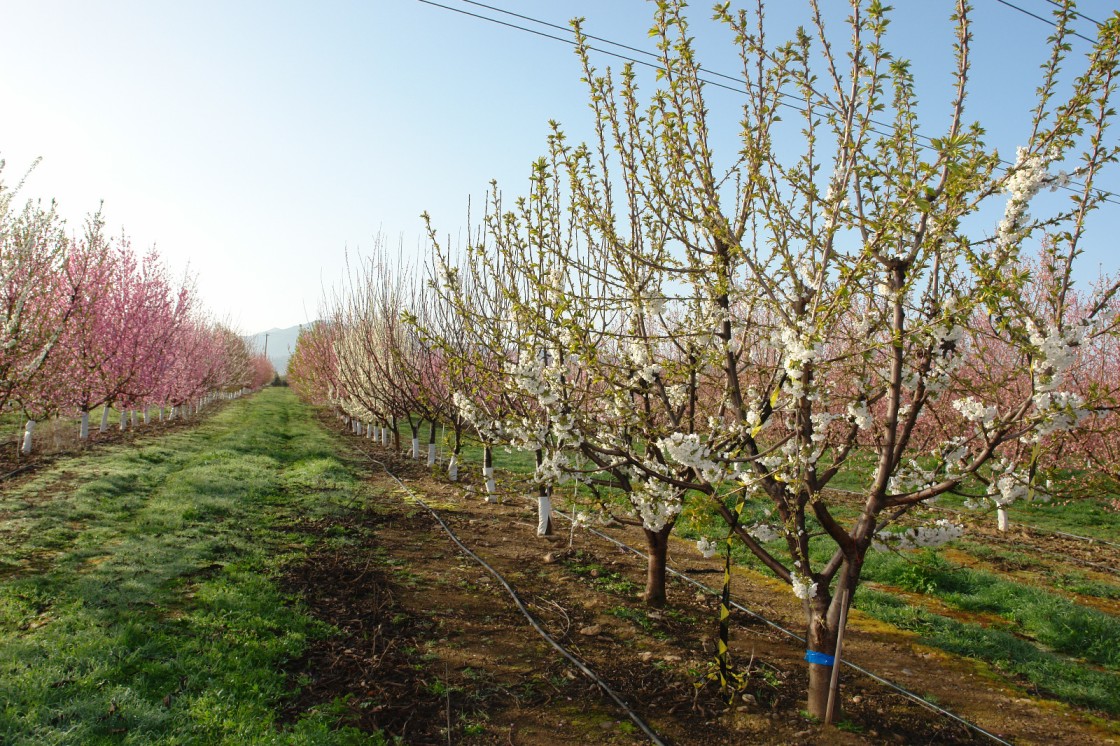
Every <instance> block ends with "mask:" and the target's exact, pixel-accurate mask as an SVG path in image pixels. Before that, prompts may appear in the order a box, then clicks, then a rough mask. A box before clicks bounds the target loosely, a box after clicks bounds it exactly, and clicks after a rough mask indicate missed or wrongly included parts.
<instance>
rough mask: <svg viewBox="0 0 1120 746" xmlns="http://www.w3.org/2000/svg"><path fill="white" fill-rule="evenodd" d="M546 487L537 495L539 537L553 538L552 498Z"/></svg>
mask: <svg viewBox="0 0 1120 746" xmlns="http://www.w3.org/2000/svg"><path fill="white" fill-rule="evenodd" d="M551 492H552V490H550V489H549V488H548V487H546V486H545V485H543V484H542V485H541V487H540V492H539V493H538V495H537V536H552V496H551V494H550V493H551Z"/></svg>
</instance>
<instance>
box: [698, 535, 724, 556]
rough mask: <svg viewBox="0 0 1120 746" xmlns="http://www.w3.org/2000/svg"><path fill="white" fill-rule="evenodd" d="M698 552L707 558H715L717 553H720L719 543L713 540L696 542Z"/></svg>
mask: <svg viewBox="0 0 1120 746" xmlns="http://www.w3.org/2000/svg"><path fill="white" fill-rule="evenodd" d="M696 551H698V552H700V554H702V555H704V557H705V558H711V557H714V556H715V554H716V552H718V551H719V543H718V542H716V541H712V540H711V539H700V540H699V541H697V542H696Z"/></svg>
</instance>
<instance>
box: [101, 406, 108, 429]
mask: <svg viewBox="0 0 1120 746" xmlns="http://www.w3.org/2000/svg"><path fill="white" fill-rule="evenodd" d="M108 429H109V404H108V402H106V403H105V404H102V405H101V432H106V431H107V430H108Z"/></svg>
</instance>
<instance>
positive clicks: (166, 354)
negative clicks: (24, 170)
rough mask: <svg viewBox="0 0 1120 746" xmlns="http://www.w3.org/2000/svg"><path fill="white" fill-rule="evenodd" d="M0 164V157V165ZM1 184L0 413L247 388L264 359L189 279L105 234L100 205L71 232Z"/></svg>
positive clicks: (36, 414) (181, 401)
mask: <svg viewBox="0 0 1120 746" xmlns="http://www.w3.org/2000/svg"><path fill="white" fill-rule="evenodd" d="M0 166H2V164H0ZM18 191H19V189H18V186H17V187H16V188H15V189H10V188H8V187H7V186H5V185H4V183H3V182H2V181H0V314H2V315H0V413H3V412H8V411H12V410H16V411H21V412H23V413H24V414H25V415H26V417H27V420H28V424H27V426H26V433H25V437H24V443H23V449H24V451H25V452H29V451H30V448H31V433H32V431H33V428H34V423H35V422H36V421H38V420H43V419H45V418H48V417H53V416H59V415H65V416H79V417H80V418H81V425H80V433H79V434H80V437H81V438H82V439H86V438H88V437H89V417H90V413H91V412H92V411H94V410H95V409H97V408H98V407H102V408H103V410H102V411H103V416H102V421H101V429H102V431H104V430H105V429H106V428H107V426H108V420H107V418H108V412H109V407H110V406H113V407H115V408H116V409H118V410H119V411H120V412H121V426H122V427H124V424H125V420H124V417H125V413H126V412H127V411H129V410H132V411H133V413H134V414H133V417H134V418H135V417H136V414H135V412H136V411H137V410H143V411H144V412H145V418H147V417H148V414H147V410H148V408H150V407H159V408H160V409H161V415H162V411H163V410H164V409H166V408H170V409H171V412H172V416H174V414H175V413H176V412H178V411H179V410H180V408H182V407H184V406H189V405H197V403H198V402H199V401H200V400H201V399H203V398H204V397H206V396H209V395H211V394H213V393H214V392H220V391H225V392H235V391H240V390H242V389H246V388H255V387H259V386H261V385H263V384H264V383H267V382H268V381H270V380H271V379H272V376H273V371H272V366H271V365H270V364H269V363H268V361H267V360H266V359H264V358H263V357H262V356H259V355H255V354H254V353H253V352H252V351H251V350H250V349H249V348H248V347H247V346H246V344H245V342H244V340H242V339H241V337H239V336H238V335H237V334H235V333H234V332H233V331H232V330H230V329H229V328H227V327H224V326H222V325H220V324H215V323H213V322H211V321H209V320H208V319H207V318H206V316H205V314H204V313H203V311H202V309H200V308H198V305H197V301H196V297H195V294H194V292H193V290H192V288H191V287H190V285H188V284H178V283H175V282H173V281H172V280H171V279H170V278H169V277H168V274H167V271H166V269H165V268H164V267H163V265H162V263H161V262H160V259H159V256H158V255H157V254H156V252H155V251H154V250H151V251H148V252H146V253H144V254H138V253H137V252H136V251H134V250H133V249H132V247H131V245H130V244H129V241H128V238H127V237H125V236H121V237H119V238H114V237H110V236H108V235H107V234H106V232H105V222H104V220H103V218H102V216H101V214H100V213H96V214H93V215H91V216H90V217H89V218H88V219H87V220H86V222H85V225H84V226H83V229H82V231H81V233H80V234H76V235H71V234H69V233H68V232H67V229H66V226H65V224H64V223H63V221H62V220H61V219H60V218H59V216H58V214H57V212H56V210H55V206H54V205H53V204H52V205H50V206H49V207H44V206H43V205H42V204H41V203H38V202H35V201H27V202H25V203H24V204H22V205H18V204H16V203H15V200H16V196H17V193H18Z"/></svg>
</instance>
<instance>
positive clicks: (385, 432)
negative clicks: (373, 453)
mask: <svg viewBox="0 0 1120 746" xmlns="http://www.w3.org/2000/svg"><path fill="white" fill-rule="evenodd" d="M381 445H383V446H388V445H389V428H387V427H383V428H381Z"/></svg>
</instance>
